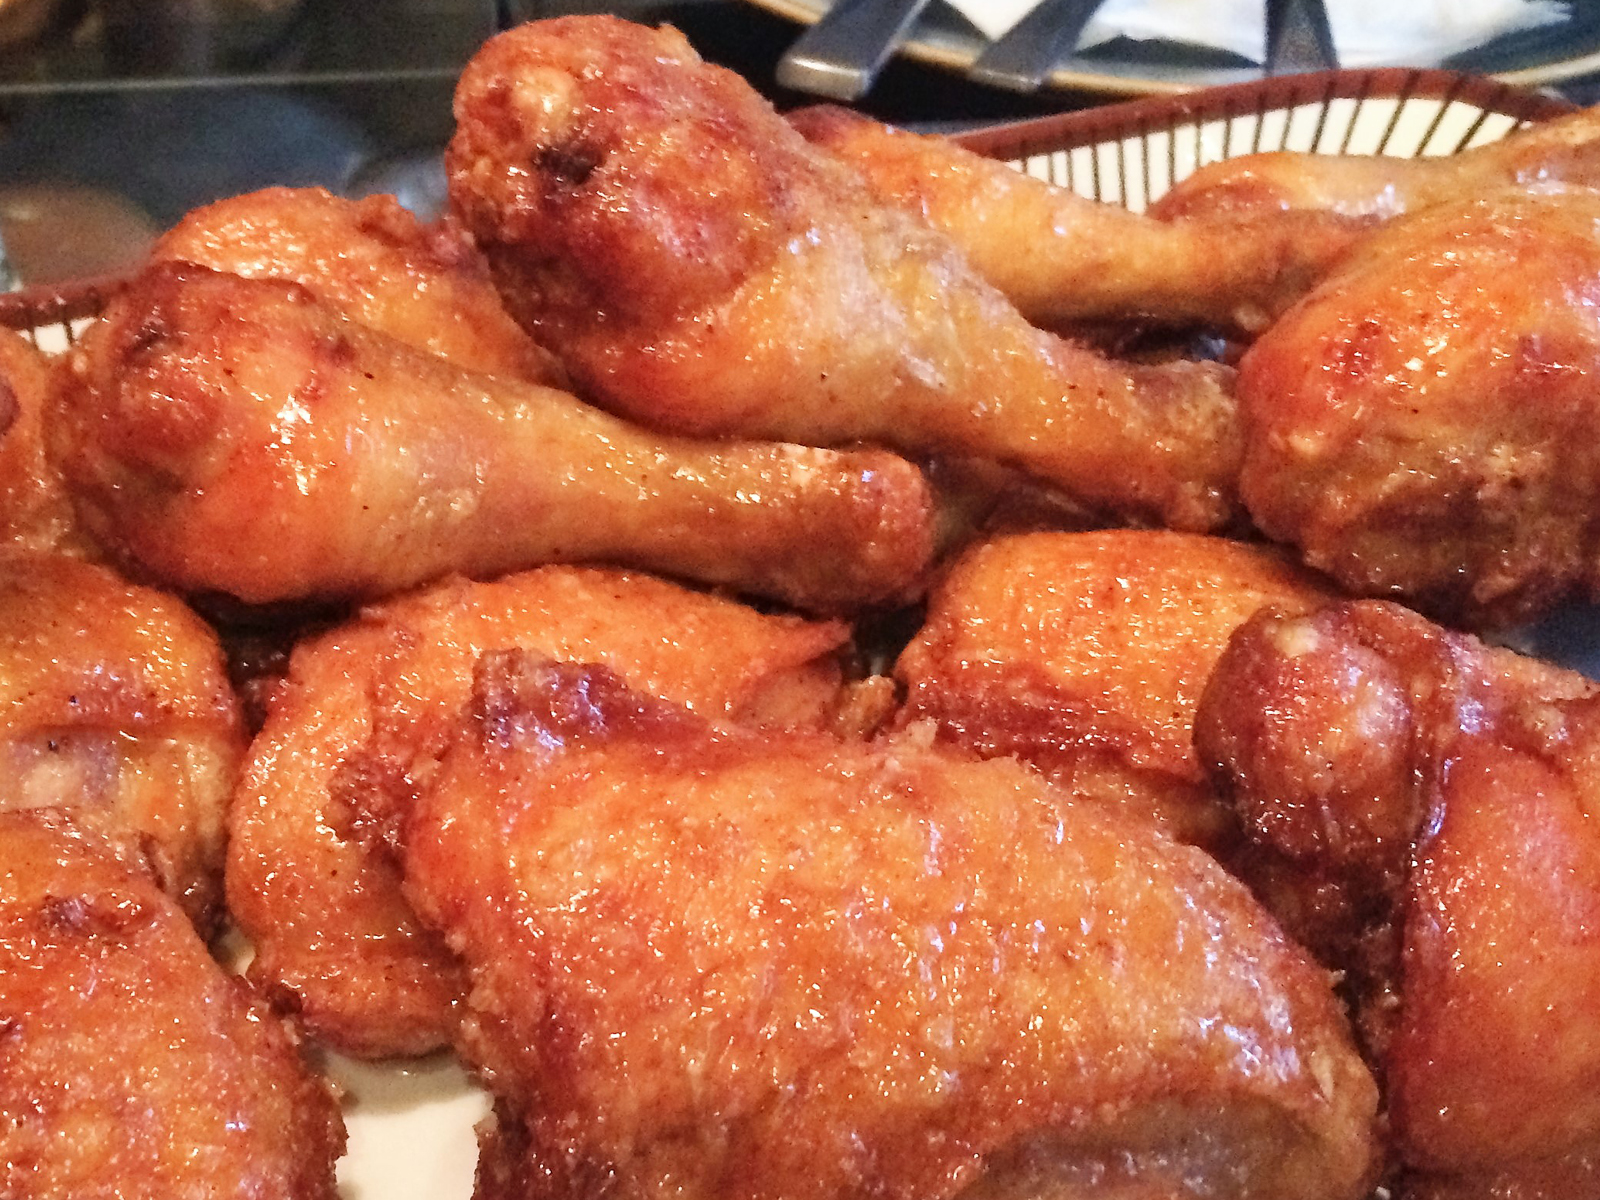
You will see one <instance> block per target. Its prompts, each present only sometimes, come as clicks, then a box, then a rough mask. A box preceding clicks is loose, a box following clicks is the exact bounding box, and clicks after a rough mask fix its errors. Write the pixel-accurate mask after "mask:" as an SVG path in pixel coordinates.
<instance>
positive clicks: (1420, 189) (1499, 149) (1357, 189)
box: [1150, 108, 1600, 224]
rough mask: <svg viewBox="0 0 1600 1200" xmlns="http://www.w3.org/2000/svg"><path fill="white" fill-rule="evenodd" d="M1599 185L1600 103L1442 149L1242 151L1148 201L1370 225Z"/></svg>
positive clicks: (1233, 214)
mask: <svg viewBox="0 0 1600 1200" xmlns="http://www.w3.org/2000/svg"><path fill="white" fill-rule="evenodd" d="M1557 183H1569V184H1576V185H1578V186H1582V187H1593V186H1595V185H1596V184H1600V108H1591V109H1585V110H1583V111H1582V112H1576V113H1573V114H1571V115H1570V116H1566V117H1559V118H1557V119H1555V120H1552V121H1540V122H1537V123H1536V124H1533V125H1530V126H1528V127H1527V128H1524V129H1519V130H1517V131H1516V132H1514V133H1512V134H1510V135H1509V136H1507V137H1506V138H1504V139H1503V140H1501V141H1498V142H1491V143H1490V144H1489V145H1486V146H1478V147H1475V148H1473V149H1471V150H1465V151H1463V152H1462V153H1460V154H1448V155H1442V156H1431V155H1419V156H1417V157H1415V158H1395V157H1390V156H1388V155H1372V156H1366V155H1359V154H1307V153H1300V152H1298V151H1292V150H1282V151H1276V152H1273V153H1270V154H1249V155H1244V156H1242V157H1239V158H1230V159H1226V160H1224V161H1222V162H1217V163H1212V164H1211V165H1209V166H1206V167H1202V168H1200V170H1198V171H1196V172H1195V173H1194V174H1193V175H1191V176H1189V177H1188V178H1187V179H1185V180H1183V181H1182V182H1180V183H1178V184H1177V185H1176V186H1174V187H1173V189H1172V190H1171V191H1169V192H1168V193H1167V194H1166V195H1165V196H1163V197H1161V199H1160V200H1158V201H1157V202H1156V203H1155V204H1153V205H1151V206H1150V212H1151V214H1152V215H1155V216H1159V217H1161V218H1163V219H1170V218H1175V217H1182V218H1185V219H1197V218H1205V219H1213V220H1214V219H1228V218H1235V219H1237V218H1240V217H1246V216H1255V215H1259V216H1268V215H1270V214H1282V213H1287V212H1302V213H1303V212H1321V213H1327V214H1330V215H1333V216H1337V217H1342V218H1346V219H1348V220H1350V221H1354V222H1362V223H1369V224H1370V223H1372V222H1375V221H1381V220H1387V219H1388V218H1390V217H1393V216H1397V215H1399V214H1400V213H1405V212H1416V211H1417V210H1419V209H1423V208H1428V207H1430V206H1431V205H1434V204H1447V203H1450V202H1453V201H1456V200H1460V199H1461V198H1463V197H1466V196H1482V195H1487V194H1489V193H1491V192H1497V191H1503V190H1505V189H1507V188H1521V189H1535V190H1537V189H1540V188H1544V187H1548V186H1550V185H1552V184H1557Z"/></svg>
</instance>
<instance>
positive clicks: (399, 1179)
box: [0, 69, 1600, 1200]
mask: <svg viewBox="0 0 1600 1200" xmlns="http://www.w3.org/2000/svg"><path fill="white" fill-rule="evenodd" d="M1570 108H1571V106H1570V105H1568V104H1566V103H1565V102H1564V101H1561V100H1558V99H1554V98H1551V97H1548V96H1542V95H1537V94H1534V93H1529V92H1525V91H1522V90H1519V89H1517V88H1515V87H1510V86H1507V85H1505V84H1503V83H1500V82H1496V81H1494V80H1489V79H1484V78H1478V77H1470V76H1463V75H1459V74H1454V73H1451V72H1444V71H1408V70H1397V69H1383V70H1371V71H1339V72H1327V73H1322V74H1317V75H1306V76H1297V77H1291V78H1283V79H1275V80H1267V81H1257V82H1247V83H1242V84H1236V85H1232V86H1228V87H1224V88H1220V89H1215V90H1211V91H1206V92H1200V93H1195V94H1191V95H1184V96H1181V97H1161V98H1154V99H1146V100H1141V101H1135V102H1131V103H1125V104H1119V105H1114V106H1110V107H1106V108H1101V109H1095V110H1090V111H1087V112H1082V113H1074V114H1069V115H1066V116H1059V117H1049V118H1043V119H1040V120H1036V121H1029V122H1024V123H1020V124H1015V125H1007V126H1002V127H995V128H991V129H985V130H979V131H975V132H972V133H969V134H966V135H964V136H963V137H962V138H961V139H960V140H961V141H963V142H964V143H965V144H966V145H967V146H968V147H970V148H972V149H974V150H978V151H980V152H982V153H986V154H990V155H993V156H996V157H1002V158H1007V159H1010V160H1013V161H1015V162H1016V164H1017V165H1018V166H1019V168H1020V169H1023V170H1026V171H1028V172H1030V173H1032V174H1035V175H1039V176H1040V177H1042V178H1047V179H1050V180H1053V181H1054V182H1056V183H1058V184H1061V185H1062V186H1066V187H1070V188H1072V189H1074V190H1075V191H1078V192H1079V193H1081V194H1083V195H1085V196H1088V197H1091V198H1093V199H1097V200H1101V201H1104V202H1107V203H1114V204H1121V205H1124V206H1126V207H1128V208H1130V209H1134V210H1139V209H1142V208H1143V207H1144V206H1145V205H1147V204H1148V203H1150V202H1152V201H1154V200H1155V199H1157V198H1159V196H1160V195H1161V194H1162V193H1164V192H1165V191H1166V190H1167V189H1168V188H1170V187H1171V186H1172V185H1173V184H1174V183H1176V182H1178V181H1179V180H1181V179H1182V178H1184V177H1185V176H1187V175H1188V174H1190V173H1191V172H1192V171H1194V170H1196V169H1197V168H1198V167H1200V166H1202V165H1205V164H1206V163H1209V162H1213V161H1217V160H1220V159H1224V158H1231V157H1236V156H1239V155H1242V154H1247V153H1252V152H1255V151H1259V150H1277V149H1293V150H1308V151H1317V152H1320V153H1331V154H1380V153H1381V154H1389V155H1395V156H1399V157H1414V156H1417V155H1436V154H1453V153H1457V152H1459V151H1461V150H1463V149H1466V148H1469V147H1471V146H1477V145H1483V144H1486V143H1488V142H1492V141H1495V140H1497V139H1499V138H1502V137H1504V136H1505V135H1506V134H1507V133H1509V132H1511V131H1512V130H1514V129H1516V128H1517V127H1518V126H1519V125H1521V124H1524V123H1526V122H1530V121H1536V120H1541V119H1547V118H1549V117H1552V116H1555V115H1559V114H1560V113H1562V112H1565V111H1569V110H1570ZM111 287H112V285H110V284H107V283H95V282H90V283H85V284H82V285H79V286H77V287H75V288H69V289H57V290H54V291H52V292H50V293H49V294H48V295H46V294H40V293H28V292H22V293H13V294H10V295H0V325H7V326H10V327H13V328H18V329H22V330H25V331H27V332H28V333H29V335H30V336H32V337H33V338H34V339H35V341H36V342H37V343H38V344H40V345H41V346H42V347H43V348H46V349H49V350H53V351H61V350H64V349H65V348H67V346H68V345H69V344H70V343H71V342H72V340H73V339H74V337H75V335H76V333H77V332H78V331H79V330H81V328H82V325H83V323H84V322H86V321H88V320H91V319H92V318H93V314H94V313H95V312H96V311H97V310H98V309H99V308H100V307H101V306H103V304H104V303H105V300H106V297H107V296H108V295H109V294H110V290H111ZM1595 629H1596V625H1595V622H1594V621H1593V620H1592V617H1591V615H1590V614H1589V612H1588V610H1573V611H1569V612H1567V613H1563V614H1561V615H1559V616H1558V617H1557V618H1555V619H1554V620H1553V621H1551V622H1547V623H1546V624H1545V625H1543V626H1540V627H1539V628H1538V629H1534V630H1530V631H1526V633H1525V634H1524V635H1522V637H1521V639H1520V643H1521V645H1522V646H1523V647H1524V648H1526V649H1530V650H1533V651H1535V652H1542V653H1545V654H1547V655H1549V656H1551V657H1555V658H1557V659H1558V660H1560V661H1564V662H1566V663H1567V664H1568V665H1571V666H1575V667H1577V668H1578V669H1580V670H1588V671H1589V672H1590V673H1591V674H1595V673H1600V653H1596V651H1595V649H1594V647H1596V645H1597V644H1600V639H1597V638H1596V637H1594V636H1593V634H1594V631H1595ZM322 1065H323V1066H324V1067H325V1069H326V1070H327V1072H328V1073H329V1075H330V1076H331V1077H332V1078H333V1079H334V1080H335V1081H336V1082H337V1084H338V1085H339V1087H340V1088H341V1089H342V1090H343V1102H344V1111H345V1117H346V1122H347V1125H348V1128H349V1137H350V1141H349V1152H348V1154H347V1156H346V1158H345V1159H344V1160H343V1161H342V1162H341V1164H340V1167H339V1184H340V1190H341V1194H342V1196H343V1197H345V1200H466V1198H467V1197H469V1196H470V1195H471V1193H472V1183H473V1171H474V1166H475V1162H476V1144H475V1140H474V1134H473V1126H474V1125H475V1123H476V1122H477V1121H479V1120H480V1119H481V1118H482V1117H483V1116H484V1115H485V1114H486V1113H487V1111H488V1104H487V1100H486V1098H485V1096H484V1094H483V1093H482V1092H481V1090H480V1089H478V1088H477V1087H476V1086H475V1084H474V1083H473V1082H472V1081H471V1079H470V1078H469V1077H468V1076H467V1074H466V1073H465V1072H464V1071H463V1070H462V1069H461V1068H460V1067H459V1066H458V1065H457V1064H456V1063H455V1062H454V1061H453V1060H451V1059H450V1058H449V1057H447V1056H442V1055H441V1056H434V1057H432V1058H429V1059H425V1060H421V1061H419V1062H414V1063H358V1062H353V1061H351V1060H348V1059H344V1058H341V1057H339V1056H335V1055H327V1056H324V1058H323V1060H322Z"/></svg>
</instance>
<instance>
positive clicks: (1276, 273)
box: [788, 105, 1360, 331]
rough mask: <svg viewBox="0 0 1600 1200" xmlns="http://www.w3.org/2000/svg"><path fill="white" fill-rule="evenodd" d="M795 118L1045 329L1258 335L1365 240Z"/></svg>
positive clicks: (873, 129)
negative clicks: (1119, 199)
mask: <svg viewBox="0 0 1600 1200" xmlns="http://www.w3.org/2000/svg"><path fill="white" fill-rule="evenodd" d="M788 120H789V123H790V124H791V125H793V126H794V127H795V128H796V129H798V130H799V131H800V133H801V134H802V135H804V136H805V138H806V140H807V141H809V142H811V143H812V144H814V145H817V146H822V147H824V148H826V149H827V150H828V152H829V153H831V154H833V155H834V156H835V157H837V158H839V159H841V160H843V161H844V162H847V163H849V165H850V166H851V167H853V168H854V169H855V170H856V171H858V172H859V173H860V174H861V177H862V179H863V180H865V182H866V184H867V186H868V187H869V188H870V189H871V191H872V194H873V196H874V197H875V198H876V199H877V200H879V201H880V202H882V203H885V204H893V205H895V206H897V207H899V208H902V209H907V210H909V211H911V212H913V213H915V214H916V215H918V216H919V217H921V218H922V219H923V220H925V221H927V222H928V223H929V224H931V225H933V226H934V228H936V229H938V230H939V231H941V232H942V233H944V234H946V235H948V236H949V238H950V240H951V241H953V242H954V243H955V244H956V245H957V246H958V247H960V249H961V253H962V254H963V255H965V257H966V259H967V261H968V262H969V263H970V264H971V265H972V267H973V269H974V270H976V271H977V273H978V274H979V275H981V276H982V277H983V278H984V279H985V280H987V281H988V282H989V283H991V284H993V285H994V286H995V287H997V288H999V289H1000V291H1001V292H1003V293H1005V296H1006V298H1007V299H1008V300H1010V301H1011V303H1012V304H1014V305H1016V306H1017V309H1018V311H1020V312H1021V313H1022V315H1023V316H1025V317H1026V318H1028V320H1030V321H1032V322H1033V323H1034V324H1036V325H1043V326H1047V327H1049V326H1058V325H1062V324H1064V323H1066V322H1069V321H1075V320H1084V319H1104V318H1112V319H1121V318H1129V317H1144V318H1152V319H1154V320H1158V321H1166V322H1173V323H1180V324H1181V323H1185V322H1206V323H1209V324H1213V325H1221V326H1233V327H1238V328H1240V329H1244V330H1248V331H1254V330H1257V329H1259V328H1261V327H1262V326H1264V325H1265V324H1266V323H1267V322H1268V321H1269V320H1270V319H1271V318H1272V317H1273V316H1275V315H1276V314H1277V313H1279V312H1281V311H1282V310H1283V309H1285V308H1287V307H1288V306H1289V305H1290V304H1291V303H1292V302H1293V301H1295V300H1296V299H1298V298H1299V297H1300V296H1301V295H1302V294H1303V293H1304V292H1305V291H1306V289H1307V288H1309V287H1310V286H1311V284H1312V283H1314V282H1315V281H1316V280H1317V279H1318V278H1319V277H1320V276H1321V275H1322V274H1323V273H1324V272H1325V271H1326V270H1327V268H1328V266H1329V264H1330V263H1331V262H1332V261H1333V260H1334V259H1335V258H1337V257H1338V256H1339V255H1340V254H1342V253H1343V252H1344V251H1345V250H1346V249H1347V248H1348V247H1349V245H1350V244H1351V242H1352V241H1354V240H1355V239H1356V238H1357V237H1359V236H1360V230H1359V229H1358V228H1357V227H1356V226H1355V225H1353V224H1351V223H1350V222H1344V221H1340V222H1329V221H1327V220H1325V219H1323V218H1321V217H1320V216H1318V215H1307V216H1302V217H1299V218H1289V219H1283V218H1276V219H1273V220H1271V221H1265V222H1262V221H1252V220H1249V219H1238V220H1234V219H1229V218H1226V217H1223V218H1221V219H1216V220H1204V219H1200V220H1193V221H1183V222H1175V223H1169V222H1164V221H1157V220H1154V219H1152V218H1150V217H1147V216H1142V215H1138V214H1135V213H1131V212H1129V211H1127V210H1126V209H1124V208H1123V207H1121V206H1120V205H1114V204H1098V203H1096V202H1095V201H1093V200H1087V199H1085V198H1084V197H1082V196H1080V195H1078V194H1077V193H1076V192H1073V191H1071V190H1069V189H1067V188H1061V187H1055V186H1054V185H1052V184H1050V183H1047V182H1046V181H1045V180H1042V179H1036V178H1034V177H1033V176H1031V175H1025V174H1023V173H1022V172H1020V171H1016V170H1013V169H1012V168H1011V166H1010V165H1009V164H1007V163H1004V162H999V161H997V160H995V159H992V158H985V157H983V156H982V155H980V154H974V153H972V152H971V151H970V150H964V149H962V148H961V147H960V146H958V145H956V144H955V143H954V142H951V141H949V140H947V139H946V138H942V137H935V136H931V135H923V134H916V133H909V132H905V131H903V130H899V129H894V128H891V127H890V126H888V125H883V124H880V123H879V122H877V121H874V120H872V119H871V118H869V117H865V116H862V115H861V114H860V113H856V112H852V111H850V110H849V109H844V108H836V107H834V106H832V105H818V106H816V107H813V108H804V109H800V110H799V111H797V112H792V113H789V114H788Z"/></svg>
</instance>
